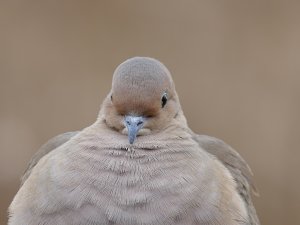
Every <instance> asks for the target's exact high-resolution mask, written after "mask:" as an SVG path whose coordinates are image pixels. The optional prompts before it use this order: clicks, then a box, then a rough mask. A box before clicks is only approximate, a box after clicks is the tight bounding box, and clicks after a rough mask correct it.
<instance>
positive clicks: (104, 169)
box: [9, 57, 259, 225]
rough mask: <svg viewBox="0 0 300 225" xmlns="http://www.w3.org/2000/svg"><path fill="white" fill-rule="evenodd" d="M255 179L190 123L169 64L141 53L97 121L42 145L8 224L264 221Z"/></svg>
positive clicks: (121, 71) (254, 224) (124, 68)
mask: <svg viewBox="0 0 300 225" xmlns="http://www.w3.org/2000/svg"><path fill="white" fill-rule="evenodd" d="M164 103H165V104H164ZM128 118H129V120H127V119H128ZM133 122H136V124H135V125H134V126H139V127H138V128H136V130H134V131H133V130H131V128H132V127H133V125H132V123H133ZM126 123H127V124H126ZM139 124H141V125H139ZM132 129H133V128H132ZM136 134H137V135H138V137H137V138H136V136H135V135H136ZM127 135H128V137H127ZM128 138H129V141H131V142H132V144H130V143H129V142H128ZM251 177H252V174H251V171H250V168H249V167H248V165H247V164H246V162H245V161H244V160H243V159H242V158H241V157H240V155H239V154H238V153H237V152H235V151H234V150H233V149H232V148H231V147H230V146H228V145H226V144H225V143H224V142H222V141H220V140H218V139H216V138H212V137H208V136H204V135H196V134H194V133H193V132H192V131H191V130H190V129H189V128H188V126H187V123H186V119H185V117H184V115H183V112H182V110H181V106H180V103H179V99H178V96H177V93H176V91H175V86H174V83H173V81H172V78H171V75H170V73H169V71H168V70H167V69H166V67H165V66H164V65H163V64H161V63H160V62H158V61H157V60H155V59H151V58H145V57H135V58H132V59H129V60H127V61H125V62H124V63H122V64H121V65H120V66H119V67H118V68H117V69H116V71H115V73H114V77H113V85H112V91H111V92H110V93H109V95H108V96H107V98H106V99H105V100H104V102H103V105H102V107H101V110H100V113H99V117H98V119H97V121H96V122H95V123H94V124H92V125H91V126H89V127H87V128H85V129H84V130H82V131H79V132H71V133H66V134H62V135H60V136H57V137H55V138H53V139H52V140H50V141H49V142H48V143H47V144H45V145H44V146H43V147H42V148H41V149H40V150H39V151H38V153H36V155H35V156H34V157H33V159H32V160H31V162H30V165H29V167H28V169H27V170H26V172H25V174H24V176H23V178H22V183H23V185H22V186H21V188H20V190H19V192H18V193H17V195H16V196H15V198H14V200H13V202H12V204H11V206H10V209H9V212H10V219H9V224H10V225H15V224H24V225H26V224H28V225H29V224H30V225H31V224H35V225H36V224H48V225H49V224H51V225H52V224H56V225H59V224H74V225H75V224H76V225H79V224H87V225H89V224H91V225H92V224H99V225H109V224H116V225H121V224H122V225H127V224H128V225H129V224H130V225H140V224H143V225H152V224H153V225H154V224H156V225H160V224H161V225H167V224H181V225H192V224H193V225H200V224H207V225H211V224H220V225H221V224H222V225H235V224H249V225H250V224H251V225H258V224H259V221H258V219H257V216H256V212H255V209H254V207H253V204H252V202H251V196H250V192H251V191H250V189H251V187H252V189H253V187H254V186H253V182H252V178H251ZM253 190H254V192H255V189H253Z"/></svg>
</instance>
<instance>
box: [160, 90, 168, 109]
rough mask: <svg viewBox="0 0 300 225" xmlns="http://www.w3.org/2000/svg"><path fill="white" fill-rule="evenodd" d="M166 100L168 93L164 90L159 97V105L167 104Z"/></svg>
mask: <svg viewBox="0 0 300 225" xmlns="http://www.w3.org/2000/svg"><path fill="white" fill-rule="evenodd" d="M167 102H168V94H167V92H165V93H164V94H163V96H162V97H161V107H162V108H163V107H165V105H166V104H167Z"/></svg>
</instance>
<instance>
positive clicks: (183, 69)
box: [0, 0, 300, 225]
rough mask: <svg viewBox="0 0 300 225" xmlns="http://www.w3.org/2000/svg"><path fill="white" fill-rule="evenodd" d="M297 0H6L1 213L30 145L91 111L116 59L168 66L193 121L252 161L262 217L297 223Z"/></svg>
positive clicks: (0, 81)
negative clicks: (144, 58)
mask: <svg viewBox="0 0 300 225" xmlns="http://www.w3.org/2000/svg"><path fill="white" fill-rule="evenodd" d="M299 12H300V2H299V1H288V0H282V1H275V0H269V1H268V0H257V1H256V0H251V1H241V0H228V1H216V0H210V1H200V0H198V1H196V0H185V1H182V0H176V1H175V0H168V1H167V0H163V1H153V0H151V1H150V0H148V1H146V0H145V1H143V0H136V1H125V0H115V1H84V0H82V1H75V0H73V1H71V0H70V1H62V0H60V1H58V0H57V1H56V0H49V1H40V0H7V1H6V0H1V2H0V26H1V27H0V32H1V34H0V45H1V46H0V160H1V162H0V213H1V214H0V218H1V221H0V224H6V209H7V207H8V205H9V203H10V202H11V200H12V198H13V196H14V194H15V193H16V191H17V189H18V185H19V177H20V175H21V174H22V171H23V170H24V169H25V167H26V164H27V162H28V160H29V159H30V157H31V155H32V154H33V153H34V152H35V151H36V150H37V148H38V147H39V146H40V145H41V144H43V143H44V142H45V141H46V140H47V139H49V138H50V137H52V136H54V135H56V134H59V133H61V132H65V131H70V130H78V129H81V128H83V127H86V126H88V125H89V124H91V123H93V121H94V120H95V118H96V115H97V112H98V109H99V106H100V104H101V101H102V99H103V98H104V97H105V95H106V93H107V92H108V91H109V89H110V85H111V76H112V73H113V70H114V68H115V67H116V66H117V65H118V64H119V63H120V62H122V61H123V60H125V59H127V58H129V57H132V56H136V55H139V56H151V57H155V58H157V59H159V60H161V61H162V62H164V63H165V64H166V65H167V67H168V68H169V69H170V71H171V72H172V74H173V76H174V79H175V82H176V84H177V90H178V92H179V95H180V97H181V102H182V105H183V108H184V111H185V113H186V116H187V118H188V121H189V124H190V126H191V127H192V128H193V129H194V130H195V131H196V132H198V133H204V134H209V135H212V136H217V137H219V138H222V139H223V140H225V141H226V142H227V143H229V144H230V145H232V146H233V147H234V148H235V149H237V150H238V151H239V152H240V153H241V154H242V155H243V156H244V158H245V159H246V160H247V161H248V162H249V164H250V165H251V167H252V169H253V171H254V173H255V180H256V183H257V185H258V187H259V189H260V194H261V197H260V198H257V199H255V203H256V207H257V211H258V214H259V216H260V219H261V221H262V224H265V225H268V224H270V225H283V224H284V225H296V224H300V213H299V210H300V191H299V184H300V181H299V177H300V176H299V162H298V161H299V159H300V154H299V152H300V149H299V140H300V137H299V125H300V123H299V122H300V120H299V117H300V102H299V97H300V13H299Z"/></svg>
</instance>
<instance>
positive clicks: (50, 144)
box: [21, 131, 79, 186]
mask: <svg viewBox="0 0 300 225" xmlns="http://www.w3.org/2000/svg"><path fill="white" fill-rule="evenodd" d="M78 133H79V131H70V132H66V133H63V134H59V135H57V136H55V137H53V138H51V139H50V140H49V141H47V142H46V143H45V144H44V145H42V146H41V147H40V148H39V150H38V151H37V152H36V153H35V154H34V155H33V156H32V158H31V160H30V162H29V163H28V166H27V168H26V170H25V171H24V173H23V176H22V178H21V186H22V185H23V184H24V182H25V181H26V180H27V178H28V177H29V175H30V173H31V171H32V169H33V168H34V167H35V165H36V164H37V163H38V162H39V161H40V159H41V158H43V157H44V156H45V155H47V154H48V153H49V152H51V151H53V150H54V149H56V148H57V147H59V146H61V145H62V144H64V143H66V142H67V141H69V140H70V139H71V138H72V137H73V136H75V135H76V134H78Z"/></svg>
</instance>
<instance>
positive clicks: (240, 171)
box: [193, 134, 259, 225]
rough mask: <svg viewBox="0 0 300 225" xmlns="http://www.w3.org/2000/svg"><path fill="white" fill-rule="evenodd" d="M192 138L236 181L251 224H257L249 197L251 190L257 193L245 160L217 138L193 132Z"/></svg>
mask: <svg viewBox="0 0 300 225" xmlns="http://www.w3.org/2000/svg"><path fill="white" fill-rule="evenodd" d="M193 139H194V140H195V141H196V142H197V143H198V145H199V146H200V147H201V148H202V149H203V150H205V151H206V152H208V153H209V154H211V155H213V156H214V157H216V158H217V159H218V160H219V161H220V162H221V163H222V164H223V165H224V166H225V167H226V168H227V169H228V171H229V172H230V174H231V175H232V177H233V179H234V181H235V182H236V189H237V191H238V193H239V194H240V196H241V197H242V199H243V201H244V202H245V204H246V207H247V210H248V214H249V217H250V220H251V224H253V225H258V224H259V221H258V218H257V215H256V212H255V208H254V206H253V203H252V199H251V192H252V193H254V194H255V195H258V191H257V189H256V186H255V183H254V180H253V173H252V171H251V169H250V167H249V165H248V164H247V162H246V161H245V160H244V159H243V158H242V156H241V155H240V154H239V153H238V152H237V151H235V150H234V149H233V148H232V147H231V146H229V145H228V144H226V143H225V142H224V141H222V140H220V139H218V138H215V137H211V136H207V135H198V134H193Z"/></svg>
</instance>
